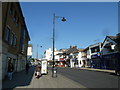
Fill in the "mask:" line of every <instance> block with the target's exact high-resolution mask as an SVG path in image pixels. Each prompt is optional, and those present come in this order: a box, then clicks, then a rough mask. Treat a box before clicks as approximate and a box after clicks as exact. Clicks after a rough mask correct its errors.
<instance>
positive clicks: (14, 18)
mask: <svg viewBox="0 0 120 90" xmlns="http://www.w3.org/2000/svg"><path fill="white" fill-rule="evenodd" d="M13 20H14V21H15V22H16V11H15V13H14V17H13Z"/></svg>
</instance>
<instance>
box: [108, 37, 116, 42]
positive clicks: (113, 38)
mask: <svg viewBox="0 0 120 90" xmlns="http://www.w3.org/2000/svg"><path fill="white" fill-rule="evenodd" d="M108 37H109V38H110V39H112V40H113V41H115V42H117V36H108Z"/></svg>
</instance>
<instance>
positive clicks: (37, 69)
mask: <svg viewBox="0 0 120 90" xmlns="http://www.w3.org/2000/svg"><path fill="white" fill-rule="evenodd" d="M35 74H36V78H40V76H41V65H40V63H38V65H37V66H36V69H35Z"/></svg>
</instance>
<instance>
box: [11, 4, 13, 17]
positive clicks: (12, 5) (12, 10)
mask: <svg viewBox="0 0 120 90" xmlns="http://www.w3.org/2000/svg"><path fill="white" fill-rule="evenodd" d="M12 14H13V4H12V3H11V6H10V15H12Z"/></svg>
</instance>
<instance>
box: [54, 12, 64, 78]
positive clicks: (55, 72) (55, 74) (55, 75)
mask: <svg viewBox="0 0 120 90" xmlns="http://www.w3.org/2000/svg"><path fill="white" fill-rule="evenodd" d="M56 18H62V21H63V22H64V21H66V19H65V18H64V17H60V16H55V13H54V14H53V68H52V77H57V71H56V68H55V66H54V65H55V54H54V49H55V19H56Z"/></svg>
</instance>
